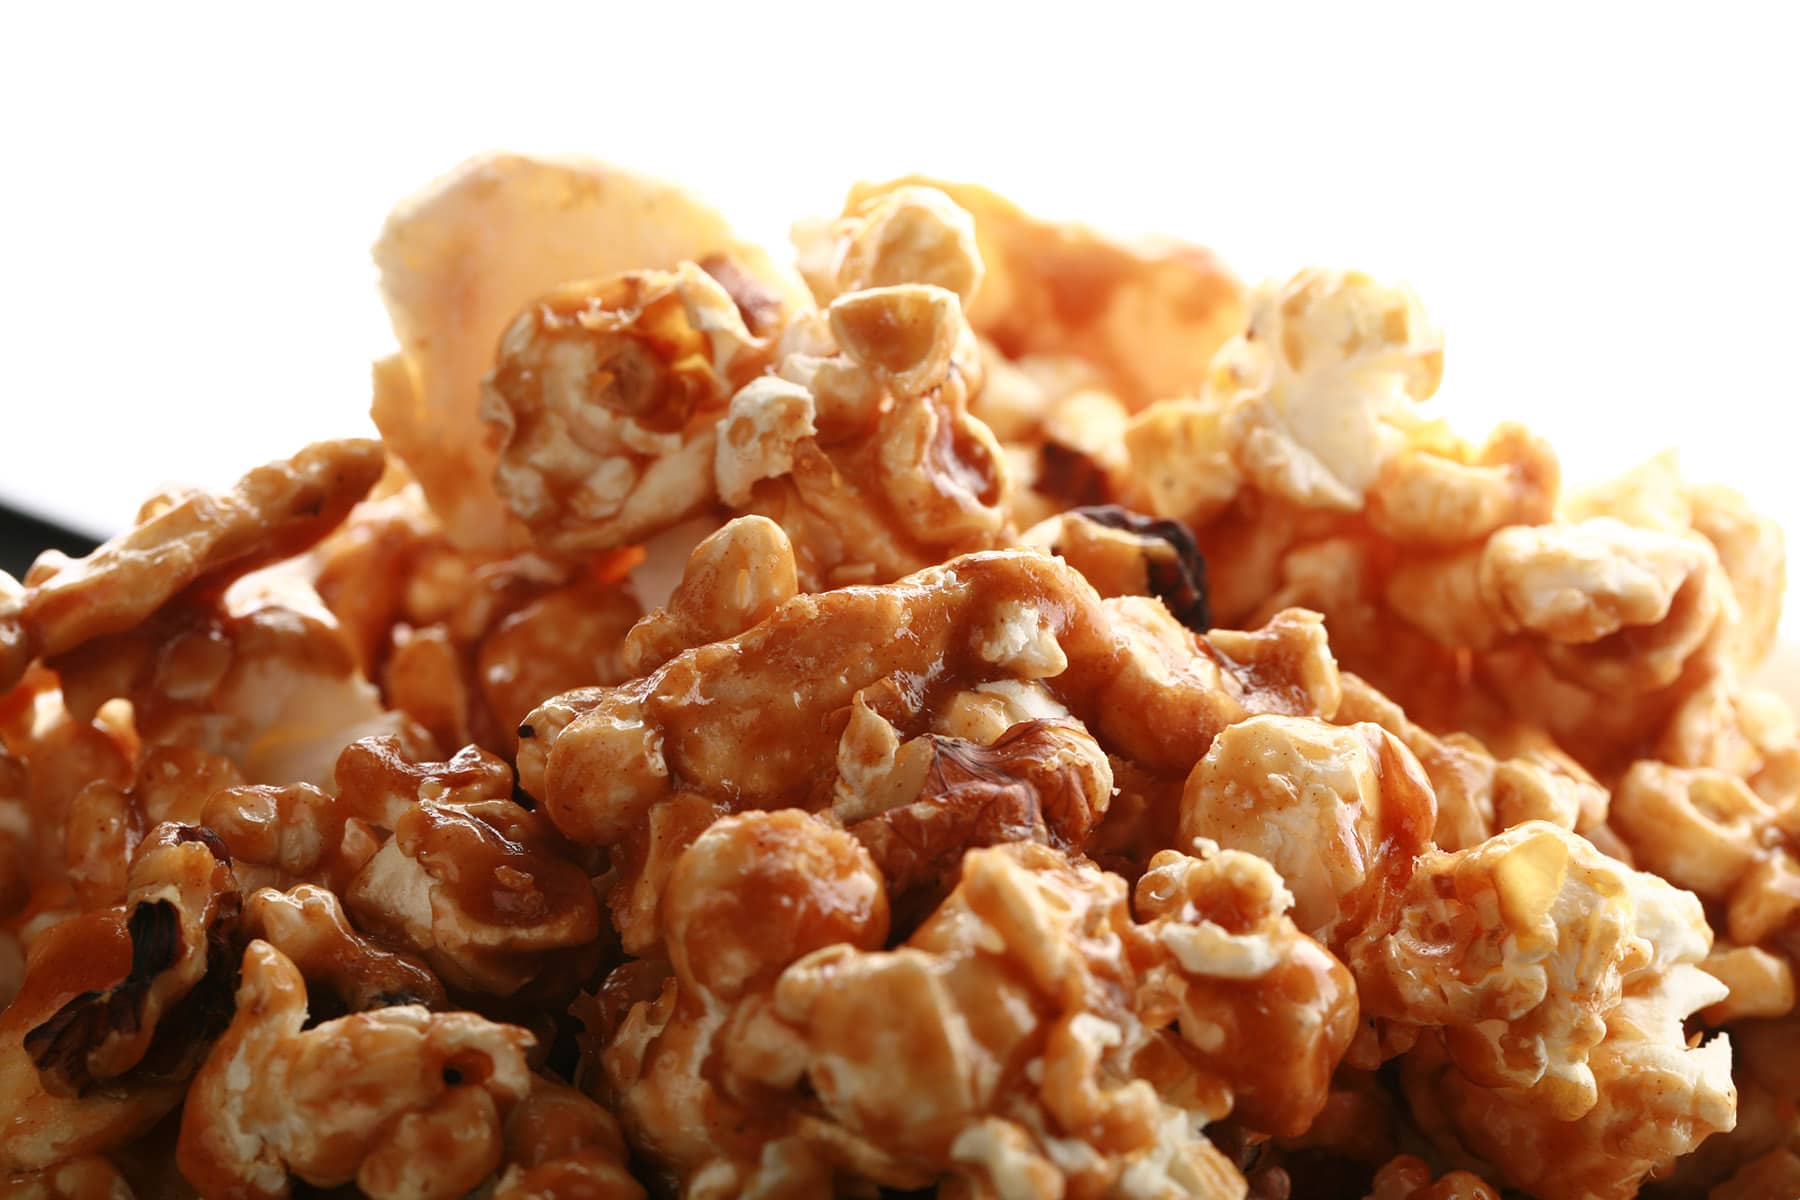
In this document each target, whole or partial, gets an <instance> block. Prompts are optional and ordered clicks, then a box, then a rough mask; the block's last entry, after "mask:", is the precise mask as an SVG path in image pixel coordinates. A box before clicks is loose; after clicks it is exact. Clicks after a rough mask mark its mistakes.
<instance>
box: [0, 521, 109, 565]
mask: <svg viewBox="0 0 1800 1200" xmlns="http://www.w3.org/2000/svg"><path fill="white" fill-rule="evenodd" d="M97 544H98V543H97V542H96V541H95V540H94V539H93V538H91V537H89V536H88V535H87V534H85V533H77V532H75V531H74V530H73V529H65V528H64V527H62V526H61V525H56V524H52V523H51V522H49V521H45V520H42V519H40V518H38V517H34V516H31V515H29V514H27V513H22V512H19V511H18V510H17V509H13V508H8V507H6V506H5V505H3V504H0V571H5V572H6V573H7V574H8V575H11V576H12V577H13V578H14V579H19V578H21V577H23V576H24V574H25V569H26V568H27V567H29V566H30V565H31V563H32V560H34V559H35V558H37V556H38V554H39V552H41V551H44V550H52V549H54V550H61V551H63V552H64V553H65V554H86V553H87V552H88V551H89V550H92V549H93V548H94V547H95V546H96V545H97Z"/></svg>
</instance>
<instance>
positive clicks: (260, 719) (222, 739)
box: [50, 589, 397, 783]
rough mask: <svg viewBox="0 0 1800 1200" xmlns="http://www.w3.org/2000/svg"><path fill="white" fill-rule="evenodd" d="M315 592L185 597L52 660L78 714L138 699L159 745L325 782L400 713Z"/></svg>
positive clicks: (282, 777) (142, 723)
mask: <svg viewBox="0 0 1800 1200" xmlns="http://www.w3.org/2000/svg"><path fill="white" fill-rule="evenodd" d="M309 590H310V589H302V590H297V591H295V590H290V591H289V592H288V593H287V594H283V595H274V594H268V593H259V592H255V591H252V592H250V593H248V594H245V595H241V596H239V595H232V594H227V595H226V596H224V597H221V598H218V599H217V600H216V601H215V602H211V603H207V602H203V601H202V600H201V599H200V598H197V597H196V598H194V599H193V600H192V601H191V602H190V601H187V600H178V601H176V602H175V603H172V604H170V605H169V606H167V607H166V608H164V609H163V610H162V611H161V612H158V613H156V614H155V615H154V616H152V617H151V618H150V619H149V620H147V621H145V622H144V623H143V624H141V625H139V626H137V627H135V628H133V629H131V630H128V631H126V632H124V633H118V634H113V635H111V636H108V637H103V638H98V639H95V640H93V641H90V642H88V643H86V644H85V645H83V646H80V647H78V648H76V649H75V650H72V651H70V652H69V653H67V654H64V655H61V656H58V657H56V658H53V659H51V660H50V665H51V666H53V667H54V668H55V669H56V671H57V672H58V674H59V676H60V677H61V679H62V681H63V689H64V694H65V696H66V698H67V701H68V704H69V707H70V710H71V711H72V712H73V713H75V714H76V716H77V717H81V718H86V717H91V716H92V715H93V714H95V713H96V712H97V711H99V709H100V707H101V705H103V704H104V703H105V702H106V701H108V700H112V699H125V700H129V701H130V702H131V705H132V717H133V723H134V727H135V728H136V731H137V733H138V735H139V736H140V737H141V738H142V739H143V740H144V741H145V742H146V743H148V744H150V745H153V746H154V745H184V746H189V747H192V748H195V749H199V750H204V751H207V752H208V753H212V754H218V755H222V756H223V757H225V758H228V759H230V760H231V761H232V762H233V763H234V764H235V765H236V766H237V767H238V769H239V770H241V771H242V772H243V774H244V776H245V777H246V778H248V779H250V780H251V781H253V782H266V783H289V782H293V781H296V780H306V781H312V782H324V781H327V780H328V779H329V778H330V771H331V762H332V760H333V759H334V758H335V757H336V754H337V751H338V749H339V748H340V747H341V746H342V745H343V744H344V742H345V741H347V740H351V739H354V738H356V737H359V736H361V735H363V734H365V733H372V732H377V731H381V730H386V729H391V728H393V727H394V726H395V725H396V723H397V718H396V717H395V716H393V715H392V714H391V713H389V712H388V711H386V710H385V709H383V707H382V705H381V702H380V697H379V695H378V693H377V692H376V690H375V688H374V687H373V686H372V685H370V684H369V683H368V682H367V681H366V680H364V679H363V678H362V677H361V675H360V674H359V673H358V671H357V668H356V663H355V660H354V658H353V656H352V653H351V651H350V648H349V647H348V646H347V645H346V644H345V642H344V640H343V638H342V636H341V635H340V633H339V631H338V629H337V628H336V626H335V625H334V624H333V623H332V622H331V619H330V614H329V613H327V612H325V611H324V610H323V609H322V608H317V609H315V608H314V607H313V606H314V605H316V604H317V598H316V596H311V595H309V594H307V593H308V592H309Z"/></svg>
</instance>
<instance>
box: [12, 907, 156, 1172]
mask: <svg viewBox="0 0 1800 1200" xmlns="http://www.w3.org/2000/svg"><path fill="white" fill-rule="evenodd" d="M133 956H134V955H133V945H132V937H131V933H130V931H129V930H128V928H127V925H126V918H125V910H124V909H123V908H106V909H99V910H96V911H94V912H90V913H83V914H79V915H77V916H74V917H71V918H70V919H68V920H66V921H62V922H60V923H58V924H55V925H52V926H51V927H50V928H48V929H47V930H45V931H44V932H43V933H42V934H40V935H39V936H38V937H37V938H36V939H34V940H33V941H32V943H31V946H30V948H29V949H28V950H27V952H26V959H25V980H24V985H23V986H22V987H21V989H20V990H19V993H18V995H17V996H16V997H15V998H14V999H13V1001H12V1003H11V1004H9V1005H8V1006H7V1007H6V1008H5V1009H4V1010H0V1095H4V1096H5V1097H6V1104H5V1106H4V1107H0V1174H6V1173H11V1172H15V1171H36V1170H44V1169H47V1168H50V1167H53V1166H55V1165H56V1164H57V1163H60V1162H64V1161H67V1160H70V1159H74V1158H77V1157H80V1156H82V1155H86V1154H96V1153H99V1152H100V1151H103V1150H107V1149H110V1148H112V1147H114V1146H117V1145H119V1144H121V1143H123V1142H125V1141H127V1140H129V1139H130V1138H132V1137H134V1136H136V1135H137V1134H139V1133H142V1132H143V1131H145V1130H147V1129H149V1128H150V1127H151V1126H152V1125H154V1124H156V1122H158V1121H159V1120H161V1119H162V1118H163V1117H164V1116H165V1115H167V1114H168V1113H170V1112H172V1111H173V1110H174V1109H175V1107H176V1106H177V1105H179V1104H180V1103H181V1100H182V1094H183V1093H184V1092H185V1091H186V1089H187V1075H186V1073H185V1072H180V1071H177V1072H174V1073H171V1074H162V1073H151V1072H138V1073H136V1074H134V1075H130V1076H127V1077H125V1078H122V1079H120V1080H117V1081H115V1082H114V1083H113V1084H112V1085H110V1086H108V1087H104V1088H98V1089H94V1090H92V1091H89V1092H88V1093H87V1094H85V1095H82V1096H75V1095H72V1094H70V1093H69V1092H68V1090H67V1089H65V1088H62V1087H60V1086H59V1085H58V1083H57V1081H56V1080H54V1079H52V1078H49V1077H47V1076H46V1075H45V1074H44V1073H42V1072H40V1071H39V1069H38V1065H37V1063H36V1062H35V1061H34V1060H33V1056H32V1054H31V1052H30V1050H29V1049H28V1048H27V1047H26V1045H25V1038H26V1035H27V1034H28V1033H29V1031H31V1030H32V1029H35V1028H38V1027H40V1026H41V1025H43V1024H44V1022H46V1021H48V1020H50V1019H51V1018H52V1017H54V1016H55V1015H56V1014H57V1013H58V1012H61V1011H64V1010H66V1009H67V1008H68V1007H69V1005H70V1004H71V1003H75V1002H77V1001H79V1000H80V998H81V997H83V996H84V995H89V994H95V995H97V994H99V993H101V992H102V991H104V990H105V989H107V988H111V987H113V986H114V985H116V984H117V983H118V982H119V980H121V979H123V978H125V977H126V976H127V975H128V974H129V972H130V970H131V966H132V960H133Z"/></svg>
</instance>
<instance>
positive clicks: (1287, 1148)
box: [0, 155, 1800, 1200]
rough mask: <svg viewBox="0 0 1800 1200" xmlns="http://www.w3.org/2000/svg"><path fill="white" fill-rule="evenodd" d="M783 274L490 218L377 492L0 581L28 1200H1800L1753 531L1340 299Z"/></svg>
mask: <svg viewBox="0 0 1800 1200" xmlns="http://www.w3.org/2000/svg"><path fill="white" fill-rule="evenodd" d="M794 242H795V246H796V249H797V251H798V259H797V263H796V267H797V269H794V270H790V269H789V268H788V267H787V266H785V265H783V264H781V263H778V262H777V261H776V260H775V259H773V258H771V257H770V256H768V255H767V254H765V253H764V252H763V251H761V250H760V249H758V248H756V247H754V246H751V245H748V244H746V243H744V242H742V241H741V240H739V239H738V238H737V237H736V236H735V235H733V234H732V232H731V230H730V228H729V227H728V226H727V225H726V224H725V222H724V220H723V219H722V218H721V217H720V216H718V215H717V214H716V213H714V212H713V211H712V210H711V209H709V208H706V207H705V206H703V205H701V204H700V203H698V202H697V201H695V200H693V199H692V198H690V197H688V196H686V195H685V194H684V193H682V192H681V191H679V190H678V189H676V188H674V187H673V186H671V185H668V184H664V183H661V182H658V181H655V180H650V179H646V178H643V177H640V176H637V175H634V174H631V173H629V172H626V171H623V170H620V169H618V168H613V167H607V166H603V165H600V164H595V163H584V162H577V161H570V160H549V159H534V158H528V157H524V156H516V155H493V156H488V157H485V158H480V159H476V160H473V161H472V162H470V163H467V164H464V165H463V166H462V167H461V168H459V169H458V170H456V171H455V172H453V173H452V174H451V175H450V176H448V177H446V178H445V179H443V180H440V181H439V182H437V183H436V184H434V185H432V186H431V187H430V188H429V189H427V191H426V192H424V193H422V194H421V195H419V196H417V197H415V198H414V199H412V200H410V201H408V202H406V203H405V204H404V205H402V207H401V208H400V209H399V210H398V211H397V212H396V213H395V214H394V216H393V217H392V218H391V219H390V221H389V223H388V226H387V227H386V229H385V230H384V231H383V233H382V236H381V239H380V241H379V243H378V245H377V246H376V249H375V255H376V261H377V265H378V267H379V268H380V272H381V287H382V292H383V295H384V297H385V299H386V300H387V301H388V305H389V309H390V312H391V315H392V317H393V323H394V329H395V333H396V337H397V340H398V342H399V351H398V353H396V354H394V355H392V356H391V357H389V358H387V359H384V360H383V361H382V362H380V363H378V364H377V365H376V368H375V372H374V379H373V415H374V418H375V422H376V424H377V426H378V427H379V428H380V429H381V430H382V431H383V435H384V440H383V441H381V442H373V441H363V440H356V439H346V440H341V441H331V442H322V443H319V444H317V445H314V446H310V447H307V448H306V449H304V450H302V451H301V452H300V453H298V454H296V455H295V456H294V457H292V458H291V459H288V460H285V461H281V462H276V463H274V464H271V465H269V466H265V467H261V468H258V469H256V470H254V471H251V472H250V473H249V474H247V475H246V476H244V478H243V479H242V480H240V481H239V482H238V484H237V485H236V486H235V487H233V488H231V489H230V490H227V491H222V492H208V491H203V490H200V489H197V488H187V487H175V488H171V489H169V490H167V491H165V492H163V493H161V494H159V495H157V496H154V497H152V498H151V499H150V500H149V501H147V502H146V503H145V504H144V506H143V508H142V509H141V511H140V512H139V514H138V517H137V520H136V522H135V523H134V525H133V527H132V528H131V530H130V531H128V532H126V533H124V534H122V535H121V536H119V537H117V538H115V539H113V540H112V541H110V542H108V543H107V544H106V545H104V546H102V547H101V548H100V549H98V550H96V551H95V552H94V553H93V554H91V555H89V556H87V557H86V558H83V559H78V560H77V559H69V558H66V557H64V556H62V555H59V554H55V553H46V554H45V555H43V556H41V557H40V558H39V560H38V562H37V564H36V565H35V566H33V567H32V568H31V570H30V571H29V572H28V573H27V574H26V576H25V577H24V579H23V580H22V581H15V580H12V579H11V578H9V577H6V576H0V1196H21V1197H44V1198H52V1197H68V1198H71V1200H73V1198H80V1200H87V1198H89V1197H96V1198H98V1197H105V1198H107V1200H130V1197H132V1196H141V1197H145V1198H146V1200H149V1198H151V1197H162V1196H191V1195H198V1196H200V1197H202V1198H203V1200H213V1198H214V1197H268V1198H277V1197H286V1196H290V1195H296V1194H298V1195H310V1194H313V1193H314V1192H324V1191H328V1192H330V1193H332V1194H339V1193H340V1192H341V1193H345V1194H348V1193H349V1192H351V1191H354V1192H356V1193H357V1194H360V1195H367V1196H372V1197H378V1198H392V1200H401V1198H407V1200H432V1198H436V1197H442V1198H444V1200H450V1198H452V1197H462V1196H477V1197H486V1198H489V1200H547V1198H557V1200H560V1198H562V1197H596V1198H602V1200H647V1197H651V1196H656V1197H681V1198H682V1200H736V1198H737V1197H764V1198H773V1197H792V1198H795V1200H801V1198H805V1200H811V1198H814V1197H826V1196H857V1197H876V1196H881V1195H896V1194H918V1195H937V1196H941V1197H944V1198H946V1200H1100V1198H1102V1197H1110V1198H1113V1200H1174V1198H1177V1197H1187V1198H1191V1200H1315V1198H1316V1200H1326V1198H1328V1197H1353V1196H1361V1197H1365V1198H1366V1200H1497V1198H1498V1197H1499V1196H1500V1195H1502V1193H1503V1190H1504V1194H1505V1195H1507V1196H1509V1197H1510V1196H1514V1195H1518V1196H1525V1197H1532V1198H1535V1200H1629V1198H1630V1197H1633V1196H1638V1195H1643V1196H1645V1197H1667V1198H1668V1200H1686V1198H1689V1197H1693V1198H1699V1197H1703V1196H1704V1197H1710V1198H1711V1200H1788V1198H1789V1197H1791V1196H1793V1195H1800V1082H1796V1081H1800V1008H1797V1007H1796V1003H1797V1002H1796V995H1797V991H1796V984H1795V973H1796V968H1797V966H1800V720H1797V719H1796V717H1795V714H1794V713H1793V712H1791V711H1790V710H1789V709H1788V707H1787V705H1786V704H1785V703H1784V702H1783V701H1782V700H1780V699H1779V698H1778V697H1777V696H1776V695H1774V694H1773V693H1772V692H1770V691H1767V690H1765V689H1764V688H1763V687H1760V686H1758V685H1757V683H1756V682H1755V680H1756V673H1757V671H1758V669H1759V667H1761V665H1762V663H1763V661H1764V659H1765V658H1766V657H1768V655H1769V653H1770V650H1771V648H1772V646H1773V645H1774V644H1775V641H1776V637H1777V625H1778V622H1779V618H1780V613H1781V611H1782V603H1783V595H1784V587H1785V578H1784V574H1785V548H1784V545H1783V540H1782V536H1781V532H1780V530H1779V529H1778V528H1776V527H1775V525H1774V524H1773V523H1771V522H1769V521H1768V520H1766V519H1764V518H1762V517H1760V516H1758V515H1757V514H1756V513H1754V512H1753V511H1751V509H1750V508H1749V506H1748V505H1747V504H1746V502H1745V501H1744V498H1743V497H1742V496H1740V495H1738V494H1737V493H1736V492H1734V491H1732V490H1731V489H1730V488H1727V487H1723V486H1718V485H1713V484H1704V483H1696V482H1692V481H1690V480H1687V479H1685V478H1683V476H1682V475H1681V473H1680V471H1679V469H1678V466H1677V464H1676V462H1675V459H1674V457H1673V455H1664V456H1659V457H1658V458H1655V459H1653V460H1651V461H1649V462H1647V463H1644V464H1642V465H1640V466H1638V467H1636V468H1633V469H1632V470H1630V471H1627V472H1625V473H1624V474H1622V475H1620V476H1618V477H1616V478H1614V479H1610V480H1603V481H1599V482H1586V483H1582V484H1579V485H1577V486H1566V485H1565V481H1564V478H1563V469H1562V466H1561V463H1560V461H1559V459H1558V456H1557V454H1556V451H1555V449H1554V448H1553V447H1551V446H1550V445H1549V444H1548V443H1546V442H1545V441H1544V439H1543V438H1541V437H1540V436H1538V435H1536V434H1534V433H1533V432H1531V431H1530V430H1528V429H1526V428H1523V427H1522V426H1519V425H1516V424H1511V423H1502V424H1499V425H1497V426H1496V427H1495V428H1494V429H1493V430H1492V431H1491V432H1489V433H1487V434H1486V435H1485V437H1481V438H1473V439H1471V438H1467V437H1464V436H1463V435H1461V434H1460V433H1458V432H1457V431H1456V430H1455V429H1453V428H1452V426H1451V425H1449V424H1447V423H1446V422H1445V421H1443V420H1441V419H1438V417H1437V416H1436V413H1435V412H1434V407H1435V406H1436V405H1437V404H1438V403H1439V398H1438V396H1437V393H1438V391H1439V385H1440V382H1441V380H1442V369H1443V342H1442V339H1441V337H1440V335H1439V334H1438V332H1437V330H1436V328H1435V327H1434V326H1433V325H1432V323H1431V322H1430V320H1429V319H1428V318H1427V317H1426V315H1425V311H1424V308H1423V306H1422V304H1421V303H1420V301H1419V299H1418V297H1417V296H1415V295H1414V294H1413V293H1412V292H1411V291H1410V290H1408V289H1407V288H1405V287H1403V286H1400V285H1396V284H1390V283H1383V282H1378V281H1377V280H1376V279H1374V278H1372V277H1370V276H1367V275H1364V274H1361V273H1358V272H1353V271H1342V270H1332V269H1323V268H1308V269H1303V270H1300V271H1298V272H1296V273H1294V274H1292V275H1291V276H1289V277H1287V278H1285V279H1277V280H1275V281H1273V282H1271V283H1269V284H1266V285H1264V286H1262V287H1260V288H1258V289H1257V290H1255V291H1254V292H1253V293H1250V294H1248V295H1246V294H1245V293H1244V292H1243V290H1242V289H1241V288H1240V287H1239V285H1238V284H1237V282H1236V281H1235V279H1233V278H1232V277H1231V276H1230V275H1229V274H1227V273H1226V272H1225V271H1224V269H1223V268H1222V267H1221V266H1220V265H1219V264H1218V263H1217V262H1216V261H1215V260H1214V259H1213V258H1212V257H1211V256H1210V255H1209V254H1208V253H1207V252H1205V251H1203V250H1200V249H1198V248H1196V247H1192V246H1185V245H1179V244H1170V243H1162V244H1149V243H1142V244H1127V243H1124V242H1120V241H1115V240H1113V239H1110V238H1107V237H1105V236H1103V235H1100V234H1097V233H1094V232H1092V231H1090V230H1088V229H1085V228H1083V227H1080V226H1075V225H1063V224H1057V223H1052V222H1048V221H1044V220H1041V219H1038V218H1035V217H1032V216H1029V215H1027V214H1026V213H1024V212H1023V211H1021V210H1019V209H1018V208H1016V207H1014V206H1013V205H1011V204H1010V203H1008V202H1007V201H1004V200H1002V199H1000V198H998V197H996V196H995V195H993V194H992V193H990V192H987V191H985V190H984V189H981V188H979V187H975V186H972V185H966V184H956V183H944V182H938V181H933V180H929V179H925V178H922V177H909V178H904V179H899V180H895V181H892V182H890V183H885V184H862V185H858V186H857V187H855V188H854V189H852V191H851V192H850V194H849V197H848V199H847V200H846V202H845V205H844V207H843V209H842V210H841V211H840V212H838V213H837V214H835V215H827V216H825V217H824V218H823V219H820V220H811V221H803V222H801V223H799V224H798V225H796V226H795V229H794ZM1451 391H1452V394H1450V395H1446V396H1445V397H1443V399H1444V400H1447V401H1448V400H1453V399H1454V394H1453V389H1451ZM1764 682H1767V681H1766V680H1765V681H1764Z"/></svg>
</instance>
